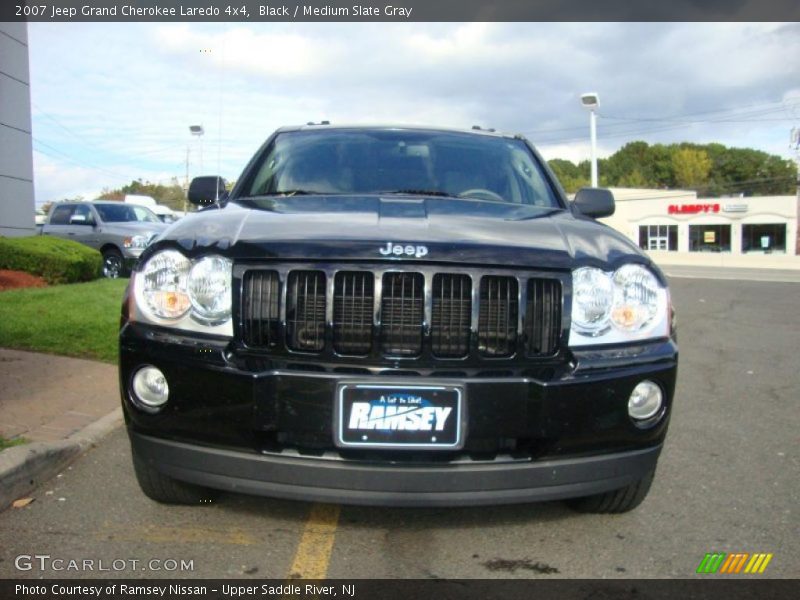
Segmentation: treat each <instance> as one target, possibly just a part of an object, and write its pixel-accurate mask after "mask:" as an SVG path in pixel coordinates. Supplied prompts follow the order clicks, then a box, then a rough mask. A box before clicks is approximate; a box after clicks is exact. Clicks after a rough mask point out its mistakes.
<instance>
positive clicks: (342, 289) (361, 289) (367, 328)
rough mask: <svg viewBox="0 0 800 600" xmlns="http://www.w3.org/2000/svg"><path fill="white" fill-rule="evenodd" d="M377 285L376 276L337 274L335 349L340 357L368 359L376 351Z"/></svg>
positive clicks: (334, 322) (346, 272)
mask: <svg viewBox="0 0 800 600" xmlns="http://www.w3.org/2000/svg"><path fill="white" fill-rule="evenodd" d="M374 283H375V281H374V276H373V274H372V273H369V272H364V271H339V272H338V273H336V277H335V280H334V292H333V294H334V296H333V345H334V348H335V349H336V351H337V352H339V353H340V354H354V355H364V354H369V352H370V351H371V350H372V308H373V302H374V293H375V292H374V287H375V286H374Z"/></svg>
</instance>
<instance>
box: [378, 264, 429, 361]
mask: <svg viewBox="0 0 800 600" xmlns="http://www.w3.org/2000/svg"><path fill="white" fill-rule="evenodd" d="M423 289H424V278H423V275H422V273H412V272H408V273H406V272H389V273H385V274H384V276H383V300H382V302H381V346H382V349H383V352H384V354H386V355H388V356H416V355H418V354H419V353H420V352H421V351H422V321H423V312H424V306H423V302H424V297H423Z"/></svg>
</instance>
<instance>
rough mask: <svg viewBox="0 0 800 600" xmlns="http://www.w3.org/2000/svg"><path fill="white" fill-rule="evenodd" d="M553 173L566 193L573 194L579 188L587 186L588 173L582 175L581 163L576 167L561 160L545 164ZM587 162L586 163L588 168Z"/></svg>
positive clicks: (556, 159) (557, 159)
mask: <svg viewBox="0 0 800 600" xmlns="http://www.w3.org/2000/svg"><path fill="white" fill-rule="evenodd" d="M547 164H548V165H549V166H550V168H551V169H552V170H553V173H555V176H556V178H558V180H559V181H560V182H561V187H563V188H564V190H565V191H566V192H567V193H570V194H571V193H574V192H576V191H578V190H579V189H580V188H582V187H584V186H587V185H589V172H588V170H586V172H585V173H584V170H585V169H584V168H583V163H581V164H580V165H576V164H574V163H572V162H570V161H568V160H564V159H562V158H555V159H553V160H550V161H548V162H547ZM588 164H589V163H588V162H587V163H586V165H587V167H588Z"/></svg>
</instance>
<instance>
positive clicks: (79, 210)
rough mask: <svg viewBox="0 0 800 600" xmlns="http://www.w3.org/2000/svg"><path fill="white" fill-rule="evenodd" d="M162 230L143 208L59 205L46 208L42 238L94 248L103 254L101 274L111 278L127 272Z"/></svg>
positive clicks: (98, 203)
mask: <svg viewBox="0 0 800 600" xmlns="http://www.w3.org/2000/svg"><path fill="white" fill-rule="evenodd" d="M166 228H167V225H165V224H164V223H162V222H161V221H160V220H159V218H158V217H157V216H156V215H155V214H153V212H152V211H151V210H150V209H148V208H146V207H144V206H137V205H133V204H123V203H122V202H113V201H106V202H103V201H94V202H60V203H58V204H54V205H53V206H52V207H51V208H50V214H49V215H48V219H47V223H45V225H44V226H43V228H42V235H53V236H56V237H60V238H64V239H68V240H74V241H76V242H80V243H82V244H86V245H87V246H91V247H92V248H96V249H97V250H99V251H100V252H101V253H102V255H103V275H105V276H106V277H112V278H113V277H120V276H121V275H125V274H126V273H128V272H129V271H130V268H131V267H132V266H133V264H134V263H135V262H136V260H137V259H138V258H139V255H140V254H141V253H142V250H144V249H145V248H146V247H147V245H148V244H149V243H150V241H151V240H152V239H153V238H154V237H155V236H157V235H158V234H160V233H161V232H162V231H164V230H165V229H166Z"/></svg>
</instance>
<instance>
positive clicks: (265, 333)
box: [238, 265, 562, 359]
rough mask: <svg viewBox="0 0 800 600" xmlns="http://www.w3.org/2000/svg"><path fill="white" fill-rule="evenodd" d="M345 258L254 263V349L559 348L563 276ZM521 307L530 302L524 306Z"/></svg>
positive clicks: (246, 276)
mask: <svg viewBox="0 0 800 600" xmlns="http://www.w3.org/2000/svg"><path fill="white" fill-rule="evenodd" d="M440 271H441V270H440V269H435V270H433V271H432V270H431V268H429V267H422V268H420V267H418V266H415V265H409V266H408V267H406V268H403V269H402V270H396V268H394V267H390V266H382V267H380V268H376V269H373V270H367V269H363V268H361V269H359V268H347V267H345V266H337V267H326V268H313V267H306V266H301V265H297V266H285V265H284V266H282V267H279V268H269V267H264V268H248V269H247V270H245V271H244V273H243V275H242V287H241V294H240V302H239V305H238V306H239V317H240V319H239V322H240V329H241V337H242V340H243V342H244V344H245V345H246V346H247V347H249V348H251V349H253V350H267V351H280V350H289V351H293V352H301V353H321V352H323V351H328V350H331V349H332V350H333V351H334V352H335V353H336V354H338V355H341V356H351V357H366V356H377V355H380V356H384V357H388V358H392V357H396V358H415V357H420V356H422V355H423V354H425V353H426V351H428V352H429V353H430V355H431V356H432V357H433V358H438V359H463V358H466V357H468V356H471V355H477V356H478V357H482V358H511V357H514V356H526V357H546V356H552V355H554V354H556V353H557V352H558V349H559V339H560V336H561V309H562V306H561V304H562V302H561V298H562V289H561V281H560V280H559V279H557V278H555V277H553V278H548V277H541V276H533V275H528V274H525V273H514V274H494V273H490V274H486V273H484V272H482V271H479V270H475V269H465V270H464V272H458V270H457V269H454V270H452V271H448V272H440ZM520 307H522V308H520Z"/></svg>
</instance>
